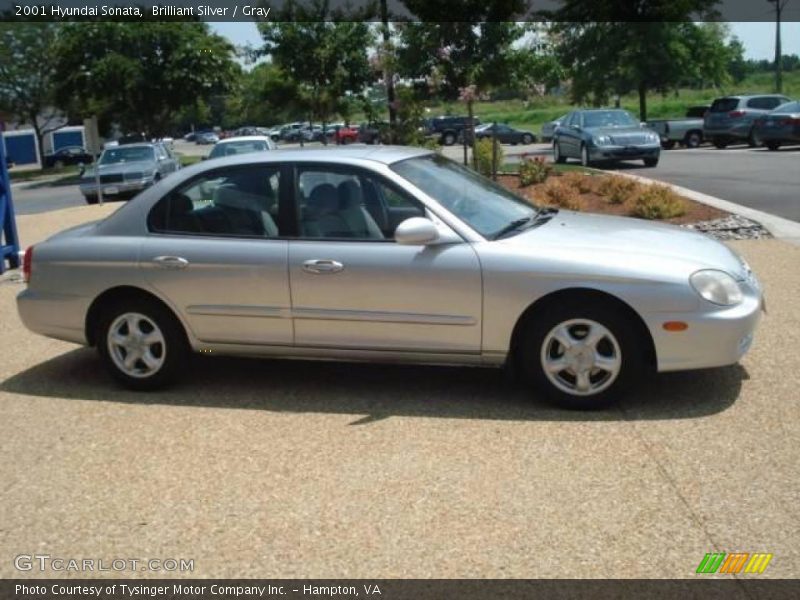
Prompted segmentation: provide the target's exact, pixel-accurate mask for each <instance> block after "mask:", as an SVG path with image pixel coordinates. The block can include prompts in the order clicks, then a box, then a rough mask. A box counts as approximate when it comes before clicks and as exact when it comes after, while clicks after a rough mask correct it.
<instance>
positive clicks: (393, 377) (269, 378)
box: [0, 348, 748, 424]
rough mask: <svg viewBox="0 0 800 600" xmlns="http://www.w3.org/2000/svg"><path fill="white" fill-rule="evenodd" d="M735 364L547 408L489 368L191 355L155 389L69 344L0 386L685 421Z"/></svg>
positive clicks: (180, 398)
mask: <svg viewBox="0 0 800 600" xmlns="http://www.w3.org/2000/svg"><path fill="white" fill-rule="evenodd" d="M747 378H748V375H747V371H746V370H745V369H744V368H743V367H741V366H739V365H735V366H732V367H726V368H721V369H711V370H704V371H694V372H685V373H670V374H660V375H655V376H653V377H652V378H650V379H649V380H647V381H645V382H643V384H642V385H641V386H640V387H639V388H638V389H636V390H635V391H634V392H632V393H631V394H630V395H629V396H628V397H627V398H625V399H624V400H623V401H622V402H621V403H620V404H619V405H618V406H615V407H614V408H611V409H608V410H603V411H569V410H563V409H559V408H555V407H553V406H551V405H549V404H547V403H546V402H544V401H543V400H542V399H541V398H537V397H536V396H535V394H534V393H533V392H531V391H529V390H528V389H526V388H525V387H524V386H523V385H521V384H518V383H515V382H513V381H511V379H510V378H509V377H508V376H507V375H505V374H504V372H503V371H501V370H499V369H481V368H463V367H428V366H400V365H378V364H364V363H333V362H319V361H299V360H298V361H290V360H270V359H263V360H259V359H248V358H228V357H197V358H195V359H194V360H193V362H192V364H191V368H190V372H188V373H187V374H186V376H185V377H184V380H183V381H182V382H181V383H180V384H178V385H176V386H174V387H172V388H170V389H167V390H163V391H159V392H149V393H148V392H133V391H129V390H127V389H123V388H120V387H119V386H118V385H117V384H116V383H115V382H114V381H113V379H112V378H111V377H110V375H108V374H107V373H106V371H105V369H104V367H103V365H102V364H101V362H100V359H99V358H98V357H97V355H96V353H95V352H94V351H92V350H90V349H86V348H82V349H78V350H73V351H70V352H67V353H65V354H62V355H60V356H57V357H55V358H52V359H50V360H48V361H46V362H43V363H40V364H38V365H36V366H33V367H31V368H29V369H27V370H26V371H22V372H20V373H17V374H16V375H13V376H11V377H10V378H8V379H6V380H5V381H3V382H2V383H0V390H2V391H3V392H10V393H14V394H24V395H30V396H44V397H52V398H63V399H65V400H98V401H107V402H121V403H135V404H154V405H172V406H187V407H192V406H197V407H215V408H227V409H250V410H266V411H274V412H294V413H302V412H315V413H335V414H352V415H354V416H357V417H358V418H357V419H355V420H354V421H353V422H352V423H351V424H365V423H369V422H373V421H379V420H382V419H385V418H388V417H392V416H404V417H434V418H453V419H489V420H519V421H527V420H531V421H535V420H540V421H619V420H656V419H685V418H692V417H703V416H708V415H713V414H715V413H719V412H721V411H724V410H725V409H727V408H728V407H730V406H731V405H732V404H733V403H734V402H735V401H736V399H737V398H738V397H739V392H740V388H741V384H742V381H743V380H744V379H747Z"/></svg>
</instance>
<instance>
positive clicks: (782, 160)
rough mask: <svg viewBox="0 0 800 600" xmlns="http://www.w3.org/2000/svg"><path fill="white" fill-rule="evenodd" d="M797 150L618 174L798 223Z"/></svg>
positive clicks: (752, 152) (29, 203)
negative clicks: (732, 203)
mask: <svg viewBox="0 0 800 600" xmlns="http://www.w3.org/2000/svg"><path fill="white" fill-rule="evenodd" d="M176 149H177V150H178V151H179V152H183V153H187V154H193V155H200V156H202V155H205V154H207V153H208V152H209V150H210V147H209V146H198V145H196V144H186V143H184V142H182V141H179V142H176ZM504 149H505V151H506V156H507V159H508V161H509V162H514V161H515V160H518V159H519V155H520V154H522V153H524V152H525V153H531V154H538V155H542V156H547V157H549V156H550V154H551V153H550V147H549V146H548V145H546V144H533V145H530V146H505V148H504ZM444 153H445V155H447V156H449V157H450V158H453V159H455V160H461V159H462V158H463V149H462V148H461V147H460V146H451V147H449V148H445V149H444ZM798 165H800V146H794V147H789V148H782V149H781V150H779V151H778V152H770V151H768V150H766V149H763V148H757V149H751V148H747V147H742V146H739V147H730V148H728V149H725V150H717V149H716V148H710V147H704V148H700V149H696V150H685V149H676V150H668V151H664V152H662V154H661V162H660V163H659V165H658V167H655V168H647V167H644V166H643V165H642V164H641V162H638V161H637V162H631V163H623V164H621V165H619V166H617V167H614V168H617V169H624V170H631V171H635V172H636V173H637V174H638V175H642V176H644V177H650V178H653V179H658V180H660V181H665V182H668V183H674V184H676V185H680V186H683V187H686V188H689V189H693V190H696V191H698V192H703V193H705V194H709V195H711V196H716V197H718V198H722V199H723V200H728V201H730V202H735V203H737V204H741V205H743V206H748V207H750V208H754V209H757V210H762V211H764V212H768V213H771V214H774V215H777V216H780V217H784V218H786V219H790V220H793V221H797V222H800V169H798ZM13 194H14V200H15V206H16V209H17V214H21V215H24V214H34V213H41V212H45V211H49V210H55V209H58V208H65V207H68V206H81V205H83V204H84V201H83V196H81V194H80V192H79V190H78V188H77V186H74V185H67V186H57V187H48V186H47V185H46V184H42V183H35V184H18V185H15V186H13Z"/></svg>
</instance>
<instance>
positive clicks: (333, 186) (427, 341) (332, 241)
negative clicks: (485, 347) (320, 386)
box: [289, 165, 482, 353]
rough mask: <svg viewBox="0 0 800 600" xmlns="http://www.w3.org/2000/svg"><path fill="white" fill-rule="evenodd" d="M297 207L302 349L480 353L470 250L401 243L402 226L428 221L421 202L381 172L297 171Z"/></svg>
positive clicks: (296, 289) (477, 284)
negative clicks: (398, 239) (398, 229)
mask: <svg viewBox="0 0 800 600" xmlns="http://www.w3.org/2000/svg"><path fill="white" fill-rule="evenodd" d="M296 199H297V202H298V203H299V207H298V208H299V212H300V214H301V220H300V232H299V239H297V240H292V241H290V242H289V279H290V286H291V293H292V315H293V319H294V328H295V343H296V344H297V345H298V346H306V347H327V348H345V349H370V350H394V351H418V352H419V351H423V352H457V353H479V352H480V347H481V322H480V318H481V304H482V293H481V272H480V264H479V263H478V259H477V256H476V255H475V252H474V251H473V249H472V247H471V246H470V245H469V244H467V243H463V242H461V243H452V244H443V245H430V246H423V245H419V246H415V245H401V244H397V243H395V242H394V240H393V238H394V230H395V228H396V226H397V224H398V223H399V222H402V221H403V220H405V219H406V218H409V217H412V216H425V214H426V213H425V208H424V207H423V206H422V205H421V204H420V203H419V202H417V201H416V200H415V199H413V198H411V197H410V196H408V195H407V194H405V193H404V192H402V191H401V190H399V189H398V188H396V187H394V185H393V184H391V183H389V182H387V181H385V180H383V179H382V178H381V177H380V176H378V175H376V174H373V173H370V172H367V171H361V170H356V169H342V168H339V167H332V166H329V165H317V166H314V165H307V166H301V167H299V168H298V172H297V186H296ZM442 226H443V227H444V225H442Z"/></svg>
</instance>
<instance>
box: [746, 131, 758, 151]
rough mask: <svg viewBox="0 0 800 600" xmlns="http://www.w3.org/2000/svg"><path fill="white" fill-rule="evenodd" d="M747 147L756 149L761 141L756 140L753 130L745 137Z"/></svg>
mask: <svg viewBox="0 0 800 600" xmlns="http://www.w3.org/2000/svg"><path fill="white" fill-rule="evenodd" d="M747 145H748V146H750V147H751V148H758V147H759V146H761V141H760V140H759V139H758V136H757V135H756V130H755V129H751V130H750V134H749V135H748V136H747Z"/></svg>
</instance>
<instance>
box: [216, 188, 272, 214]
mask: <svg viewBox="0 0 800 600" xmlns="http://www.w3.org/2000/svg"><path fill="white" fill-rule="evenodd" d="M269 200H270V199H269V198H266V197H264V196H262V195H260V194H251V193H248V192H243V191H242V190H240V189H239V188H238V187H236V186H233V185H221V186H219V187H218V188H217V189H216V190H215V191H214V205H215V206H223V207H225V208H235V209H238V210H251V211H254V212H259V211H262V210H266V209H267V208H268V206H269Z"/></svg>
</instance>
